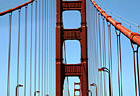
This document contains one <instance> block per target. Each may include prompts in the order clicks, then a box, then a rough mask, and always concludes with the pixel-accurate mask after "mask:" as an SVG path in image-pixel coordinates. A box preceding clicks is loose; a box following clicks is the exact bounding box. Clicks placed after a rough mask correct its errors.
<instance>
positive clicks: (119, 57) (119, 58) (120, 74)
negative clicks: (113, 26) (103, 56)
mask: <svg viewBox="0 0 140 96" xmlns="http://www.w3.org/2000/svg"><path fill="white" fill-rule="evenodd" d="M115 31H116V36H117V54H118V84H119V96H123V88H122V61H121V40H120V35H121V32H119V33H117V30H115ZM120 80H121V81H120Z"/></svg>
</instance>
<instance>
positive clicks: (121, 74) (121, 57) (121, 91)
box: [119, 37, 123, 96]
mask: <svg viewBox="0 0 140 96" xmlns="http://www.w3.org/2000/svg"><path fill="white" fill-rule="evenodd" d="M119 47H120V48H119V50H120V75H121V96H123V87H122V57H121V38H120V37H119Z"/></svg>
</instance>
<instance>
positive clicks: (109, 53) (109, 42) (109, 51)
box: [107, 22, 113, 96]
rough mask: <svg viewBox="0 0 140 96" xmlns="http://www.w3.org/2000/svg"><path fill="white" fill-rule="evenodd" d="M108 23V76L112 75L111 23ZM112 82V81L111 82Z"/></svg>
mask: <svg viewBox="0 0 140 96" xmlns="http://www.w3.org/2000/svg"><path fill="white" fill-rule="evenodd" d="M107 24H108V56H109V70H110V77H111V76H112V47H111V24H110V23H109V22H107ZM111 83H112V82H111ZM110 91H111V95H112V96H113V92H112V84H111V89H110Z"/></svg>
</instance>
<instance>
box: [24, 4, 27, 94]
mask: <svg viewBox="0 0 140 96" xmlns="http://www.w3.org/2000/svg"><path fill="white" fill-rule="evenodd" d="M26 61H27V6H26V7H25V61H24V62H25V65H24V96H26V66H27V62H26Z"/></svg>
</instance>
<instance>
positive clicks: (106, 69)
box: [98, 67, 111, 96]
mask: <svg viewBox="0 0 140 96" xmlns="http://www.w3.org/2000/svg"><path fill="white" fill-rule="evenodd" d="M98 71H99V72H101V71H105V72H107V73H108V74H109V96H111V78H110V70H109V69H108V68H106V67H102V68H99V69H98Z"/></svg>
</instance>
